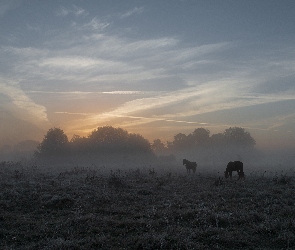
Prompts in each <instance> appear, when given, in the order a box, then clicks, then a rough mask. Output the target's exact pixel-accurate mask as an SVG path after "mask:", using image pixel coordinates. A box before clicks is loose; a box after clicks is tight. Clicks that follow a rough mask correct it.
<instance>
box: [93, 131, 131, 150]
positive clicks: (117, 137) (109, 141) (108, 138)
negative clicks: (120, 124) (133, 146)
mask: <svg viewBox="0 0 295 250" xmlns="http://www.w3.org/2000/svg"><path fill="white" fill-rule="evenodd" d="M88 138H89V140H90V144H91V146H92V148H101V147H103V148H112V147H116V148H118V147H120V146H121V147H123V144H125V143H126V142H127V140H128V132H127V131H126V130H123V129H121V128H113V127H112V126H104V127H99V128H97V129H96V130H93V131H92V133H91V134H90V135H89V136H88Z"/></svg>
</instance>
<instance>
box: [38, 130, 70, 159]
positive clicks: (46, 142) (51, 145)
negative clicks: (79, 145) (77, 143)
mask: <svg viewBox="0 0 295 250" xmlns="http://www.w3.org/2000/svg"><path fill="white" fill-rule="evenodd" d="M68 146H69V141H68V137H67V135H66V134H65V133H64V131H63V130H62V129H60V128H51V129H49V130H48V132H47V134H46V135H45V136H44V139H43V141H42V142H41V143H40V145H39V146H38V149H37V151H36V155H37V156H61V155H64V154H65V153H67V152H68Z"/></svg>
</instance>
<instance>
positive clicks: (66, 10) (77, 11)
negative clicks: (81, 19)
mask: <svg viewBox="0 0 295 250" xmlns="http://www.w3.org/2000/svg"><path fill="white" fill-rule="evenodd" d="M56 14H57V15H58V16H67V15H69V14H73V15H75V16H87V15H88V12H87V11H86V10H85V9H82V8H80V7H78V6H76V5H73V6H72V7H64V6H61V7H60V8H59V9H58V10H57V11H56Z"/></svg>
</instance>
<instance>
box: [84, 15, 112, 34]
mask: <svg viewBox="0 0 295 250" xmlns="http://www.w3.org/2000/svg"><path fill="white" fill-rule="evenodd" d="M109 25H110V23H106V22H101V21H100V20H99V19H98V18H97V17H95V18H93V19H92V20H91V21H90V22H88V23H86V24H84V25H83V26H82V28H83V29H85V28H89V29H92V30H95V31H103V30H104V29H105V28H106V27H108V26H109Z"/></svg>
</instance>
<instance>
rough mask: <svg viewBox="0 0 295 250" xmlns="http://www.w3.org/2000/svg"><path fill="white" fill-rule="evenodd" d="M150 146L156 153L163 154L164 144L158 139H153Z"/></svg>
mask: <svg viewBox="0 0 295 250" xmlns="http://www.w3.org/2000/svg"><path fill="white" fill-rule="evenodd" d="M151 147H152V150H153V151H154V152H155V153H156V154H163V153H164V152H165V150H166V149H167V148H166V147H165V144H164V143H163V142H162V141H161V140H160V139H156V140H154V141H153V143H152V145H151Z"/></svg>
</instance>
